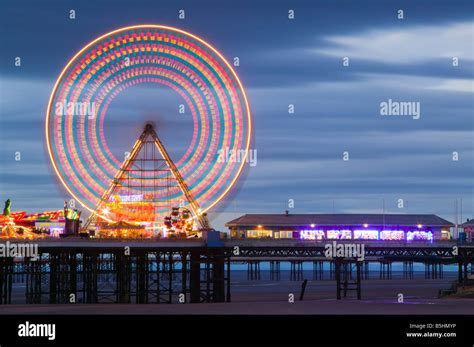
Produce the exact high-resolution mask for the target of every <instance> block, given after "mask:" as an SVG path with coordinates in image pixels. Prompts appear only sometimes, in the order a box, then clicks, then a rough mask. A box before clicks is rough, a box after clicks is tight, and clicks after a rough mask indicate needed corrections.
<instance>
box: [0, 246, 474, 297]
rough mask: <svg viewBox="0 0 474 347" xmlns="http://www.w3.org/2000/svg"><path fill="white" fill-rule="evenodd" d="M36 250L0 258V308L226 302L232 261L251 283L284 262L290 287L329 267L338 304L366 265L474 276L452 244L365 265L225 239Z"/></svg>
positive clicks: (370, 250) (387, 273) (388, 254)
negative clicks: (308, 266) (17, 287)
mask: <svg viewBox="0 0 474 347" xmlns="http://www.w3.org/2000/svg"><path fill="white" fill-rule="evenodd" d="M22 242H25V241H24V240H22ZM38 243H39V257H38V259H37V260H32V259H30V258H20V259H18V258H15V259H14V258H7V257H3V258H0V303H2V304H4V303H12V302H18V301H22V302H23V301H25V302H27V303H73V302H74V303H106V302H110V303H137V304H146V303H198V302H229V301H230V300H231V283H230V274H231V268H230V265H231V262H240V263H242V262H244V263H247V264H248V266H249V268H248V269H249V279H250V280H259V279H260V263H261V262H264V261H266V262H270V264H271V266H270V277H271V279H272V280H279V279H280V262H284V261H286V262H289V263H290V264H292V266H291V271H290V273H291V279H292V280H294V281H300V280H302V279H303V263H304V262H310V263H312V264H313V276H314V278H315V279H318V278H319V279H322V267H323V263H324V262H330V264H331V269H332V272H331V279H332V278H333V277H334V278H335V280H336V297H337V298H338V299H341V298H342V297H346V296H347V295H348V293H349V292H351V291H354V292H355V293H356V296H357V298H358V299H360V298H361V296H362V294H361V287H362V285H361V283H362V279H363V278H367V274H368V263H369V262H378V263H380V264H383V265H381V275H380V276H381V278H385V279H390V277H391V264H392V263H393V262H401V263H403V264H404V269H405V270H406V271H405V272H406V277H405V278H407V279H408V278H413V263H414V262H420V263H424V264H425V266H426V273H425V278H440V277H441V276H442V265H443V264H458V269H459V276H458V283H459V284H460V285H465V284H467V283H468V282H469V280H468V274H469V269H470V271H471V272H473V270H474V269H473V265H472V264H473V263H474V245H466V244H460V245H458V244H456V243H442V244H411V245H406V244H400V245H399V244H394V243H386V244H381V243H367V244H364V246H365V249H364V252H365V256H364V259H357V258H347V257H346V258H343V257H335V258H327V257H326V256H325V252H324V251H325V245H324V243H301V242H298V243H277V244H275V242H272V241H262V242H258V241H251V242H249V241H246V242H238V241H234V240H228V241H224V242H221V244H220V245H218V246H216V247H208V246H207V245H206V243H205V242H204V241H201V240H186V241H177V240H175V241H158V242H157V241H127V240H122V241H104V240H102V241H97V240H82V241H81V240H79V239H78V240H73V239H71V240H67V241H49V242H42V241H38ZM382 273H383V274H382ZM404 276H405V274H404ZM18 277H21V278H23V280H24V283H25V292H24V293H20V294H19V293H18V292H17V291H13V290H12V288H13V283H14V281H15V279H16V278H18ZM12 295H17V296H18V295H23V297H16V298H12Z"/></svg>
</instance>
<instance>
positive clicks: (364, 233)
mask: <svg viewBox="0 0 474 347" xmlns="http://www.w3.org/2000/svg"><path fill="white" fill-rule="evenodd" d="M354 239H361V240H378V239H379V231H378V230H375V229H363V230H354Z"/></svg>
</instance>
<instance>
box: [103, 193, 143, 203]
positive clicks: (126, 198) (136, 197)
mask: <svg viewBox="0 0 474 347" xmlns="http://www.w3.org/2000/svg"><path fill="white" fill-rule="evenodd" d="M109 200H110V202H140V201H143V194H133V195H114V196H111V197H110V199H109Z"/></svg>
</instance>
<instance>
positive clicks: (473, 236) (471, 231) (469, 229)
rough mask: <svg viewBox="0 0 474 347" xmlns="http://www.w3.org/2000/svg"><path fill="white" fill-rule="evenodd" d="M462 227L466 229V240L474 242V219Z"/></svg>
mask: <svg viewBox="0 0 474 347" xmlns="http://www.w3.org/2000/svg"><path fill="white" fill-rule="evenodd" d="M460 227H461V228H463V229H464V235H465V240H466V241H467V242H472V241H473V240H474V219H468V220H467V221H466V223H463V224H461V225H460Z"/></svg>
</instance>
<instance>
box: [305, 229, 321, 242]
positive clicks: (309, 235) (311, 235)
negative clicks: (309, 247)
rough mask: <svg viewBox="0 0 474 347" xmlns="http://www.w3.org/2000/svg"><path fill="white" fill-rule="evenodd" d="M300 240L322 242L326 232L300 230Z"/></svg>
mask: <svg viewBox="0 0 474 347" xmlns="http://www.w3.org/2000/svg"><path fill="white" fill-rule="evenodd" d="M300 239H302V240H322V239H324V231H322V230H300Z"/></svg>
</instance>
